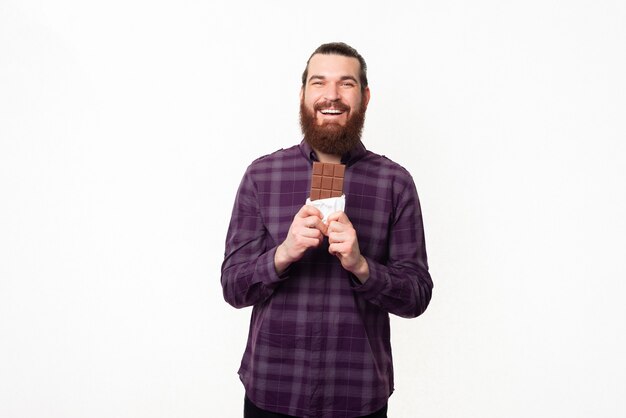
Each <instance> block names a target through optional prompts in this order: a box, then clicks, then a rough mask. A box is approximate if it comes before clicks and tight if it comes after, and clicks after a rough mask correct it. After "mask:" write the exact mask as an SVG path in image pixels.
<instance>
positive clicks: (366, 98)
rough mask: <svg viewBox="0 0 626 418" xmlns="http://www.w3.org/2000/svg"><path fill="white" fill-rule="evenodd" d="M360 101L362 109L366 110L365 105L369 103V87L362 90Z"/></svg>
mask: <svg viewBox="0 0 626 418" xmlns="http://www.w3.org/2000/svg"><path fill="white" fill-rule="evenodd" d="M361 100H363V109H364V110H365V109H367V105H368V103H369V102H370V88H369V87H365V90H363V96H362V97H361Z"/></svg>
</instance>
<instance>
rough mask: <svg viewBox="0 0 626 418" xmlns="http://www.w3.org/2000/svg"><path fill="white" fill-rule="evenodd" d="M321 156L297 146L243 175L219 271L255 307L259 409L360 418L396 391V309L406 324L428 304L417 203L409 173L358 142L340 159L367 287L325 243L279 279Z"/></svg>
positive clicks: (247, 362)
mask: <svg viewBox="0 0 626 418" xmlns="http://www.w3.org/2000/svg"><path fill="white" fill-rule="evenodd" d="M315 158H316V157H315V153H314V152H313V151H312V149H311V147H310V146H309V145H308V144H307V143H306V142H304V141H303V142H302V143H300V145H298V146H293V147H291V148H288V149H285V150H279V151H277V152H275V153H273V154H270V155H267V156H264V157H261V158H259V159H257V160H256V161H254V162H253V163H252V164H251V165H250V166H249V167H248V169H247V171H246V173H245V175H244V177H243V180H242V181H241V185H240V186H239V190H238V192H237V198H236V200H235V204H234V208H233V214H232V218H231V222H230V226H229V229H228V235H227V238H226V252H225V258H224V263H223V265H222V287H223V290H224V298H225V299H226V301H227V302H228V303H230V304H231V305H233V306H235V307H237V308H241V307H245V306H254V308H253V310H252V317H251V320H250V330H249V335H248V343H247V347H246V350H245V353H244V355H243V359H242V361H241V367H240V369H239V376H240V378H241V380H242V382H243V384H244V386H245V390H246V393H247V395H248V397H249V398H250V400H252V402H253V403H254V404H256V405H257V406H258V407H259V408H262V409H265V410H269V411H273V412H278V413H281V414H288V415H294V416H298V417H345V418H349V417H358V416H362V415H367V414H370V413H372V412H374V411H376V410H378V409H380V408H382V407H383V406H384V405H385V403H386V402H387V399H388V398H389V396H390V395H391V393H392V391H393V365H392V359H391V343H390V330H389V313H393V314H396V315H399V316H402V317H406V318H411V317H416V316H418V315H420V314H421V313H422V312H424V310H425V309H426V307H427V306H428V303H429V301H430V297H431V291H432V281H431V278H430V275H429V273H428V264H427V261H426V249H425V245H424V231H423V225H422V215H421V210H420V204H419V200H418V197H417V192H416V190H415V185H414V183H413V179H412V178H411V176H410V174H409V173H408V172H407V171H406V170H405V169H404V168H402V167H401V166H399V165H398V164H396V163H394V162H393V161H391V160H389V159H388V158H386V157H384V156H380V155H377V154H374V153H373V152H370V151H368V150H366V149H365V147H364V146H363V144H362V143H359V145H358V147H356V148H355V149H354V150H353V151H352V152H351V153H349V154H348V155H346V156H344V159H343V160H342V162H344V163H345V164H346V172H345V180H344V193H345V195H346V208H345V213H346V215H347V216H348V218H349V219H350V221H351V222H352V224H353V226H354V229H355V230H356V233H357V237H358V241H359V248H360V250H361V254H362V255H363V256H364V257H365V259H366V260H367V263H368V265H369V270H370V277H369V279H368V280H367V281H366V282H365V284H361V283H360V282H359V281H358V279H356V277H354V276H353V275H352V274H351V273H350V272H348V271H346V270H344V269H343V268H342V267H341V263H340V262H339V260H338V259H337V258H336V257H335V256H333V255H331V254H329V253H328V239H325V240H324V243H323V244H322V245H321V246H320V247H318V248H315V249H309V250H308V251H307V252H306V253H305V255H304V257H303V258H302V259H301V260H299V261H298V262H296V263H293V264H291V266H289V268H288V269H287V270H286V271H285V272H284V273H283V274H281V275H278V274H277V273H276V270H275V269H274V254H275V251H276V247H277V246H278V245H279V244H281V243H282V242H283V241H284V239H285V238H286V236H287V231H288V230H289V226H290V225H291V222H292V221H293V218H294V216H295V214H296V213H297V212H298V210H300V208H301V207H302V206H303V205H304V202H305V201H306V198H307V197H308V193H309V189H310V178H311V167H312V161H314V160H315Z"/></svg>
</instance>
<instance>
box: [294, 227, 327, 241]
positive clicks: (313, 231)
mask: <svg viewBox="0 0 626 418" xmlns="http://www.w3.org/2000/svg"><path fill="white" fill-rule="evenodd" d="M298 234H299V235H301V236H303V237H307V238H316V239H320V238H322V231H320V230H319V229H317V228H302V229H300V230H298Z"/></svg>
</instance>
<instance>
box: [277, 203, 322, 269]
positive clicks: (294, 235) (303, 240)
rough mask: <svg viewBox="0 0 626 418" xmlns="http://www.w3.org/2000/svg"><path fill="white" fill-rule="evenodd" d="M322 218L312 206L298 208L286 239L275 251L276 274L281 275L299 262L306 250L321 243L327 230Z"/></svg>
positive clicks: (320, 213)
mask: <svg viewBox="0 0 626 418" xmlns="http://www.w3.org/2000/svg"><path fill="white" fill-rule="evenodd" d="M322 218H323V215H322V212H320V211H319V210H318V209H317V208H314V207H313V206H308V205H304V206H302V208H300V210H299V211H298V213H296V216H295V217H294V218H293V222H292V223H291V226H290V227H289V232H288V233H287V238H285V241H283V243H282V244H280V245H279V246H278V248H277V249H276V254H275V255H274V268H275V269H276V273H278V274H281V273H282V272H284V271H285V270H286V269H287V267H289V265H290V264H291V263H293V262H295V261H298V260H300V259H301V258H302V256H303V255H304V253H305V252H306V250H308V249H309V248H313V247H317V246H319V245H320V244H321V243H322V241H323V240H324V235H325V234H326V229H327V226H326V225H325V224H324V222H322Z"/></svg>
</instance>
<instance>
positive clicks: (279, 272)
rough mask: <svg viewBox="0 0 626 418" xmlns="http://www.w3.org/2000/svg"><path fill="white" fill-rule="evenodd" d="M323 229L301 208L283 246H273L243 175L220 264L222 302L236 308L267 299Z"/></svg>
mask: <svg viewBox="0 0 626 418" xmlns="http://www.w3.org/2000/svg"><path fill="white" fill-rule="evenodd" d="M325 231H326V226H325V225H324V224H323V223H322V214H321V213H320V211H319V210H317V209H316V208H313V207H311V206H303V207H302V208H301V209H300V210H299V211H298V213H297V214H296V216H295V217H294V219H293V222H292V224H291V225H290V227H289V232H288V233H287V237H286V239H285V241H284V242H283V243H281V244H280V245H278V246H273V247H271V248H270V245H273V244H271V243H273V242H274V241H273V240H272V239H271V238H270V237H269V236H268V232H267V230H266V228H265V225H264V223H263V219H262V216H261V212H260V209H259V202H258V200H257V196H256V188H255V186H254V183H253V181H252V180H251V178H250V175H249V174H248V173H246V175H245V176H244V178H243V180H242V182H241V185H240V186H239V190H238V191H237V198H236V199H235V204H234V207H233V213H232V217H231V221H230V225H229V228H228V234H227V236H226V251H225V255H224V262H223V263H222V288H223V292H224V299H225V300H226V301H227V302H228V303H230V304H231V305H233V306H234V307H236V308H242V307H245V306H251V305H256V304H257V303H262V302H263V301H265V300H267V299H268V298H269V297H270V296H271V295H272V294H273V293H274V291H275V290H276V288H277V287H278V285H279V284H280V283H281V282H282V281H283V280H285V279H287V278H288V268H289V266H290V265H291V264H292V263H293V262H295V261H297V260H299V259H300V258H302V256H303V255H304V253H305V252H306V250H307V249H308V248H311V247H316V246H318V245H320V243H321V242H322V240H323V232H325Z"/></svg>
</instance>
